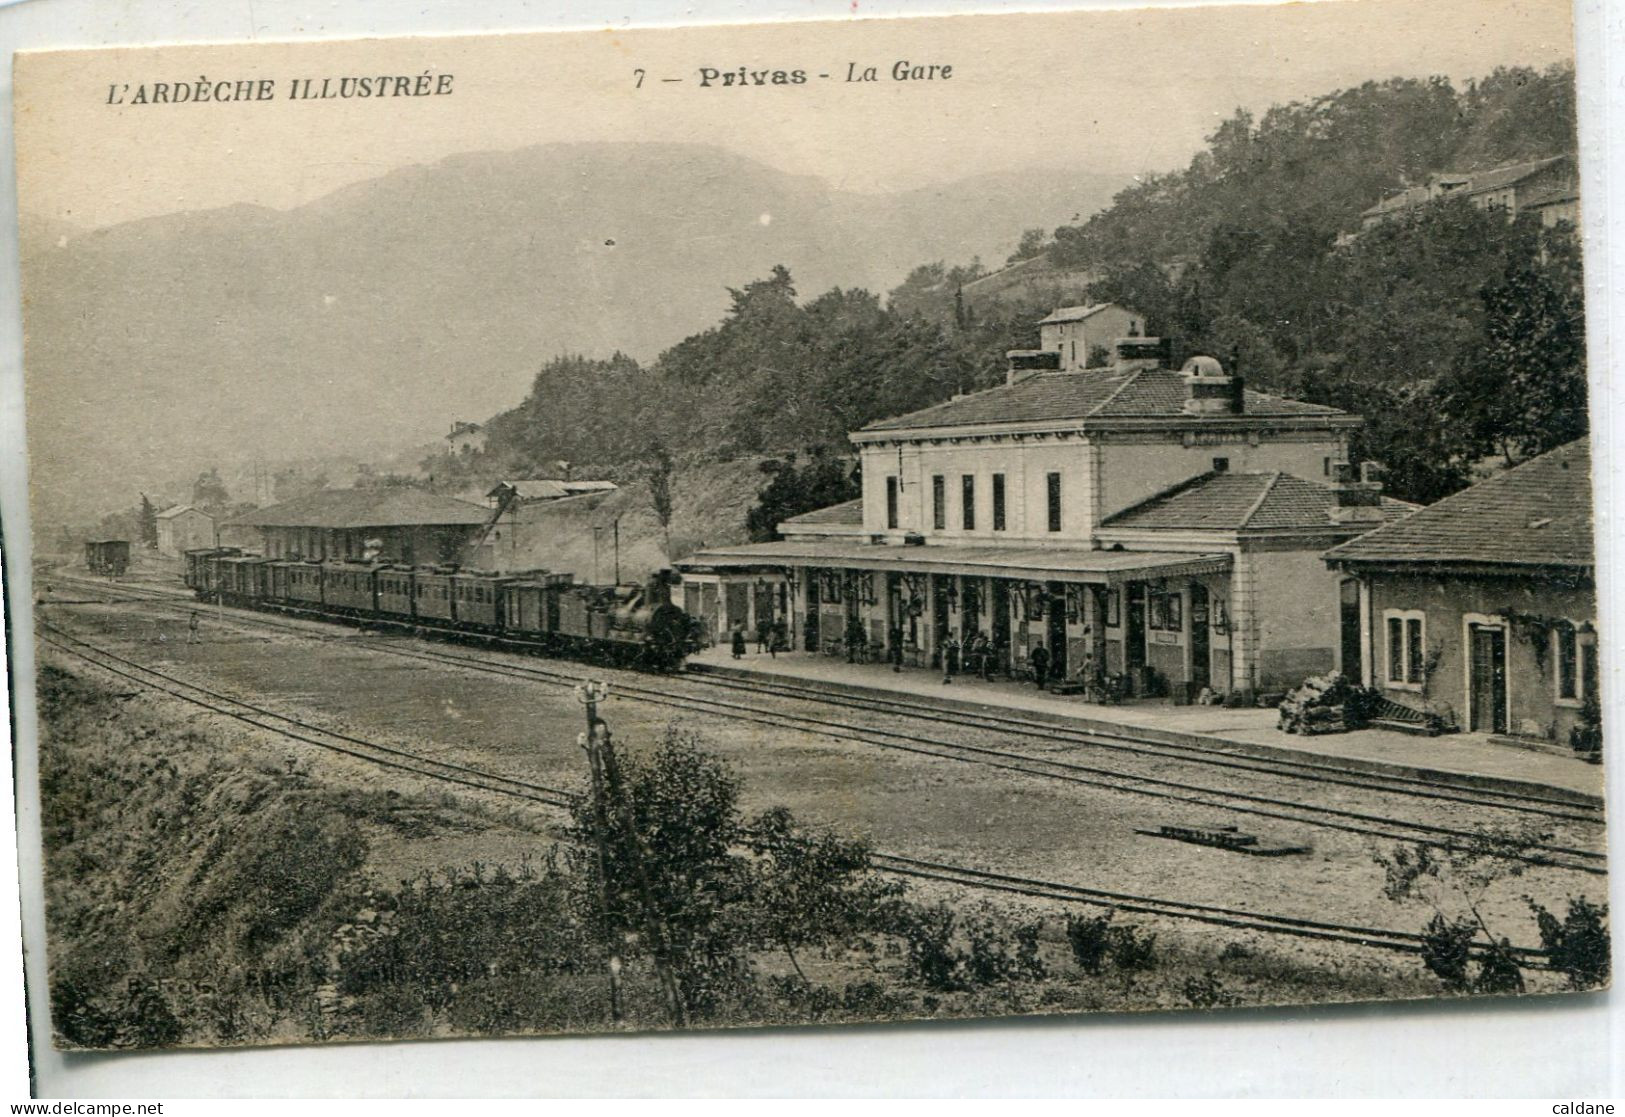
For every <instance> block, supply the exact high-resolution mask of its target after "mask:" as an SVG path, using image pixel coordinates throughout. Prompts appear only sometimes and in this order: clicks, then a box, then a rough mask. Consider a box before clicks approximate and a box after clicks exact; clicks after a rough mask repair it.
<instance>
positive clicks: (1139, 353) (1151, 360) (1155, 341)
mask: <svg viewBox="0 0 1625 1117" xmlns="http://www.w3.org/2000/svg"><path fill="white" fill-rule="evenodd" d="M1173 348H1174V345H1173V339H1172V338H1166V337H1120V338H1118V339H1117V340H1116V341H1115V342H1113V343H1112V350H1113V352H1114V353H1116V355H1117V356H1116V361H1115V363H1114V364H1113V366H1112V370H1113V371H1114V372H1135V371H1137V370H1139V369H1144V368H1162V367H1164V366H1165V365H1167V363H1168V361H1169V359H1170V358H1171V356H1172V354H1173Z"/></svg>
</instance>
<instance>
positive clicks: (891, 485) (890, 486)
mask: <svg viewBox="0 0 1625 1117" xmlns="http://www.w3.org/2000/svg"><path fill="white" fill-rule="evenodd" d="M886 526H887V527H888V528H895V527H897V478H895V477H888V478H886Z"/></svg>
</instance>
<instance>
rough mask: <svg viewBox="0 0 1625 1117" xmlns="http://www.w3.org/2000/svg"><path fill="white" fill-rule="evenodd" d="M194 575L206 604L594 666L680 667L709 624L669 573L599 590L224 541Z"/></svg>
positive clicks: (194, 555) (190, 567)
mask: <svg viewBox="0 0 1625 1117" xmlns="http://www.w3.org/2000/svg"><path fill="white" fill-rule="evenodd" d="M185 577H186V585H187V587H188V588H190V589H191V590H192V591H193V592H194V593H196V595H197V596H198V598H199V599H200V600H204V601H210V602H213V601H220V602H223V603H225V604H229V605H238V606H243V607H246V608H251V609H270V610H277V611H283V612H292V613H299V614H315V615H320V616H324V617H332V618H335V619H341V620H349V621H355V622H359V623H376V624H383V625H394V626H399V627H402V628H409V629H412V630H417V631H422V632H437V633H446V634H451V635H475V636H484V637H488V638H501V639H502V640H503V641H504V642H505V643H512V644H518V645H522V646H525V647H529V648H532V649H534V650H536V651H538V652H540V653H542V654H544V655H556V656H562V657H566V658H570V659H583V660H588V661H591V662H601V663H612V664H617V665H621V666H634V667H643V668H647V669H651V670H658V671H674V670H676V669H677V668H678V667H679V666H681V665H682V662H683V660H684V658H686V657H687V656H688V655H689V654H690V653H691V652H693V651H695V650H697V649H698V648H699V647H700V644H699V633H700V626H699V625H698V624H697V623H696V622H695V621H694V620H693V618H691V617H690V616H689V615H688V614H687V613H685V612H684V611H683V610H682V609H680V608H678V607H677V606H675V605H673V604H672V603H671V584H670V581H669V576H668V575H666V574H664V573H661V574H656V575H655V576H653V577H652V578H650V580H649V582H648V583H647V584H646V585H642V586H633V585H617V586H590V585H581V584H577V583H576V582H575V580H574V578H573V576H572V575H570V574H554V573H548V572H546V571H533V572H530V573H526V574H515V575H501V574H487V573H480V572H477V571H470V570H461V569H459V568H457V567H455V566H401V565H396V564H392V563H380V562H369V561H358V560H351V559H346V560H326V561H315V560H304V559H288V558H285V559H268V558H264V557H262V556H260V555H254V554H244V553H243V552H242V551H241V550H239V549H237V548H234V547H216V548H206V549H202V550H195V551H188V552H187V553H186V575H185Z"/></svg>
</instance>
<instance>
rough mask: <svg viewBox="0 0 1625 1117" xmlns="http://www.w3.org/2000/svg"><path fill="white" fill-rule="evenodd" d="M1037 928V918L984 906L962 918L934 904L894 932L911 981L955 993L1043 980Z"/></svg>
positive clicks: (915, 911) (912, 914) (911, 915)
mask: <svg viewBox="0 0 1625 1117" xmlns="http://www.w3.org/2000/svg"><path fill="white" fill-rule="evenodd" d="M1041 927H1042V924H1041V922H1040V921H1039V920H1036V919H1023V918H1020V917H1012V916H1009V915H1006V914H1004V913H1001V912H999V911H997V910H996V909H994V908H993V907H991V906H990V905H987V904H983V905H982V906H981V907H979V908H977V909H975V910H974V911H973V912H971V913H970V914H968V915H966V916H965V917H964V918H963V920H961V919H960V918H959V917H958V916H956V914H955V913H954V911H953V910H952V909H951V908H949V907H948V906H947V905H946V904H936V905H933V906H931V907H927V908H915V909H913V910H912V911H911V912H909V913H907V914H906V915H904V917H903V918H902V919H901V920H900V926H899V928H898V931H899V933H900V934H901V935H902V937H903V940H904V943H905V946H906V949H907V952H908V953H907V969H908V972H909V973H910V974H911V975H912V976H913V977H914V979H915V980H917V981H919V982H920V983H921V984H922V985H924V986H926V987H927V988H929V989H934V990H937V991H939V992H955V991H961V990H967V989H974V988H978V987H983V986H990V985H1002V984H1009V983H1012V982H1022V981H1038V980H1041V979H1042V978H1043V977H1044V976H1045V973H1046V970H1045V967H1044V963H1043V960H1042V959H1040V958H1039V957H1038V933H1039V930H1040V929H1041ZM956 932H957V933H956ZM961 942H963V943H964V945H963V946H961V945H960V943H961Z"/></svg>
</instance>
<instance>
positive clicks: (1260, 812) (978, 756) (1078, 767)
mask: <svg viewBox="0 0 1625 1117" xmlns="http://www.w3.org/2000/svg"><path fill="white" fill-rule="evenodd" d="M132 596H137V597H144V598H149V599H153V600H158V601H160V602H161V603H164V604H167V605H171V606H173V607H178V608H187V607H188V606H189V604H190V599H188V598H185V597H181V598H178V599H177V598H173V597H171V596H170V595H166V594H163V593H161V592H158V591H153V592H150V593H141V594H133V595H132ZM315 616H317V617H320V614H315ZM233 617H234V618H235V619H240V620H242V621H244V622H246V623H261V624H265V625H268V626H270V627H273V628H281V629H285V630H289V631H293V632H295V633H299V634H308V630H307V629H306V628H305V626H303V625H297V624H287V623H281V622H278V621H276V620H273V619H271V618H269V617H267V616H266V615H265V614H263V613H261V612H258V611H243V612H238V611H235V610H234V612H233ZM448 634H452V633H450V631H449V630H448ZM456 635H459V636H464V637H466V634H463V633H456ZM489 642H491V643H494V644H497V645H498V646H501V645H502V644H503V643H510V644H511V643H512V642H504V641H501V640H499V639H493V640H491V641H489ZM370 647H371V650H375V651H379V652H384V653H387V654H391V655H395V656H399V657H403V658H408V659H417V660H421V661H424V662H430V663H438V664H442V665H447V666H455V667H460V668H463V669H465V670H472V671H477V672H480V673H484V674H491V675H497V676H503V677H508V678H516V679H522V680H528V681H540V682H546V683H549V684H552V685H556V686H560V687H569V688H573V687H574V686H575V685H576V684H577V683H578V682H579V675H578V674H573V673H565V672H561V671H556V670H549V669H547V668H545V667H540V666H534V665H531V664H515V663H506V662H501V661H495V660H491V659H488V658H480V657H476V656H468V655H460V654H455V653H453V652H450V651H448V650H445V649H443V648H440V647H436V646H434V645H432V644H427V643H423V644H420V645H418V646H414V647H410V648H408V647H401V646H398V645H377V644H375V645H371V646H370ZM631 677H632V678H633V679H639V680H641V679H642V678H644V677H643V676H636V675H633V676H631ZM701 677H702V678H703V676H701ZM692 678H693V676H687V675H685V676H683V677H682V679H683V681H684V682H685V683H686V682H688V681H690V680H691V679H692ZM745 689H753V690H754V692H756V693H766V694H773V693H774V688H770V687H763V688H745ZM803 689H806V690H810V688H803ZM615 693H616V695H617V696H619V697H621V698H625V699H630V700H633V701H639V702H643V703H646V704H652V705H658V706H664V707H667V708H672V709H678V710H683V711H686V712H692V713H703V714H710V715H713V716H720V717H726V718H730V719H732V720H736V721H745V722H750V723H754V724H761V725H768V726H773V727H775V728H793V729H799V730H802V731H805V732H809V733H815V734H818V735H822V736H826V737H833V738H838V739H842V740H849V741H854V742H858V743H862V744H866V745H870V746H875V747H880V748H885V749H889V750H894V751H902V752H907V753H913V754H916V755H925V756H934V757H939V758H942V759H949V760H955V761H960V762H965V763H975V764H979V765H982V766H986V767H991V768H995V769H998V770H1003V771H1010V772H1014V773H1018V774H1023V775H1027V776H1030V777H1034V778H1039V779H1048V780H1052V781H1060V782H1065V783H1069V784H1072V785H1075V786H1083V787H1090V788H1096V789H1101V790H1107V791H1113V792H1118V793H1123V794H1130V795H1136V796H1140V797H1144V798H1150V799H1157V800H1162V801H1170V802H1177V803H1181V804H1184V805H1188V806H1199V807H1202V808H1205V809H1212V810H1219V811H1226V812H1231V813H1240V814H1246V815H1251V816H1253V817H1260V818H1267V819H1271V820H1274V821H1280V822H1289V823H1293V824H1296V825H1302V826H1310V827H1314V828H1318V829H1327V830H1336V831H1341V832H1345V833H1352V834H1357V835H1361V836H1365V837H1372V838H1379V839H1383V840H1387V841H1401V842H1421V843H1423V844H1427V845H1432V846H1434V847H1437V848H1445V849H1461V848H1464V847H1467V846H1469V845H1471V844H1475V843H1478V842H1480V841H1481V840H1482V835H1481V834H1480V833H1479V832H1477V831H1474V830H1468V829H1463V828H1461V827H1452V826H1446V825H1441V824H1438V823H1431V822H1423V821H1415V820H1411V819H1401V818H1395V817H1393V816H1391V815H1382V814H1373V813H1370V812H1363V811H1352V810H1346V809H1343V808H1339V807H1328V806H1314V805H1309V804H1304V803H1302V802H1300V801H1298V800H1294V799H1284V798H1280V797H1275V796H1268V795H1258V794H1254V793H1252V792H1249V791H1245V790H1237V789H1231V788H1216V787H1212V786H1208V785H1204V784H1198V783H1191V782H1188V781H1183V780H1175V779H1169V778H1165V777H1161V776H1152V775H1143V774H1139V773H1133V772H1125V771H1122V770H1120V769H1112V768H1105V767H1100V766H1098V765H1091V764H1083V763H1078V762H1076V761H1071V760H1060V759H1053V758H1048V757H1036V756H1032V755H1030V754H1026V753H1021V752H1016V751H1012V750H1008V749H999V748H990V747H986V746H982V745H973V744H965V743H956V742H950V741H944V740H940V739H936V738H931V737H926V736H924V735H921V734H919V733H911V732H906V731H900V730H893V729H887V728H883V727H878V726H862V725H855V724H852V723H850V722H843V721H838V720H833V719H830V718H827V717H820V716H811V715H803V714H794V713H790V712H787V711H783V710H771V709H765V708H763V707H761V706H755V705H749V704H745V703H741V702H735V701H728V700H724V699H720V698H710V697H700V696H695V695H692V694H686V693H682V692H680V691H678V690H675V689H673V688H672V687H671V686H669V685H668V686H665V687H661V686H657V685H652V684H650V683H645V682H642V681H626V680H623V681H619V682H617V683H616V686H615ZM775 696H777V695H775ZM798 697H799V696H798ZM806 701H809V702H818V703H819V704H823V703H822V695H819V696H818V697H817V698H808V699H806ZM897 705H898V706H900V707H905V708H906V707H908V706H910V705H912V704H911V703H906V702H900V703H897ZM937 720H940V721H950V720H951V719H948V718H938V719H937ZM991 720H992V721H995V722H996V721H999V720H1010V721H1014V722H1017V723H1018V724H1019V723H1021V722H1022V721H1024V719H1015V718H1012V719H998V718H993V719H991ZM955 724H956V726H957V727H960V728H970V729H976V728H980V727H979V726H977V725H976V724H975V723H971V724H968V725H961V724H959V723H955ZM1074 733H1075V738H1074V737H1069V736H1067V735H1066V734H1065V733H1064V731H1063V732H1061V733H1058V734H1055V735H1050V736H1048V739H1050V740H1053V741H1058V742H1061V743H1067V742H1069V741H1071V740H1073V739H1081V740H1082V743H1085V744H1090V743H1094V742H1095V740H1096V739H1097V738H1099V737H1100V735H1098V734H1089V733H1085V732H1082V731H1074ZM1026 735H1029V736H1038V737H1044V736H1046V735H1045V734H1043V733H1042V732H1041V731H1040V730H1038V729H1033V728H1031V727H1030V726H1029V727H1027V728H1026ZM1117 747H1118V748H1119V750H1126V751H1148V750H1144V749H1142V748H1141V746H1139V745H1138V744H1134V743H1128V744H1124V745H1120V746H1117ZM1153 755H1156V754H1153ZM1180 759H1185V758H1180ZM1196 762H1197V763H1201V764H1209V765H1211V764H1215V763H1216V762H1215V759H1214V758H1213V757H1198V758H1196ZM1217 763H1218V766H1219V767H1222V768H1227V769H1233V770H1241V771H1246V772H1258V773H1262V774H1268V775H1281V776H1286V777H1287V778H1298V779H1302V780H1309V781H1310V782H1315V781H1317V780H1318V781H1319V782H1322V783H1326V784H1332V783H1336V784H1343V785H1348V786H1354V787H1359V788H1361V789H1363V790H1370V791H1376V792H1379V793H1392V794H1400V795H1415V794H1416V791H1417V789H1415V788H1411V787H1407V786H1405V785H1403V784H1401V785H1399V786H1398V788H1397V789H1396V788H1391V787H1389V786H1384V785H1383V784H1382V783H1380V782H1378V783H1372V784H1367V783H1365V782H1362V781H1360V780H1357V779H1353V778H1342V777H1339V778H1337V779H1333V778H1331V777H1329V776H1324V774H1319V773H1294V772H1291V771H1271V770H1269V769H1268V768H1267V767H1260V766H1255V765H1251V764H1246V763H1231V762H1230V758H1226V760H1224V761H1222V762H1217ZM1423 798H1429V799H1450V800H1452V801H1454V802H1458V803H1463V804H1466V805H1472V806H1476V807H1480V808H1492V809H1505V810H1516V811H1520V812H1522V813H1526V814H1528V813H1534V814H1539V815H1543V816H1545V817H1547V818H1551V819H1553V820H1558V821H1565V822H1570V823H1581V824H1590V825H1597V824H1600V822H1601V814H1600V812H1596V813H1589V812H1585V811H1583V810H1582V809H1580V808H1577V807H1574V806H1571V805H1564V806H1563V807H1562V808H1559V807H1557V806H1554V805H1550V804H1532V803H1527V802H1518V801H1516V800H1518V799H1519V798H1520V797H1518V796H1509V797H1508V798H1510V799H1512V800H1514V801H1513V802H1511V803H1507V802H1503V801H1501V799H1498V798H1496V797H1494V796H1457V795H1447V794H1437V795H1426V796H1423ZM1516 859H1518V860H1522V861H1524V862H1526V863H1528V864H1531V865H1537V866H1543V867H1550V868H1556V869H1562V870H1568V871H1573V872H1580V873H1588V874H1593V875H1603V874H1606V872H1607V865H1606V863H1607V856H1606V854H1603V853H1599V852H1596V851H1593V850H1587V849H1580V848H1576V847H1572V846H1552V845H1547V846H1541V847H1537V848H1535V849H1533V850H1531V851H1529V852H1528V853H1525V854H1521V855H1516Z"/></svg>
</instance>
